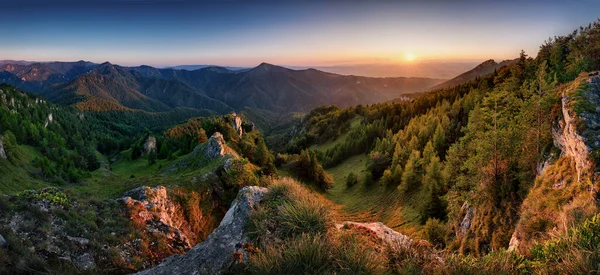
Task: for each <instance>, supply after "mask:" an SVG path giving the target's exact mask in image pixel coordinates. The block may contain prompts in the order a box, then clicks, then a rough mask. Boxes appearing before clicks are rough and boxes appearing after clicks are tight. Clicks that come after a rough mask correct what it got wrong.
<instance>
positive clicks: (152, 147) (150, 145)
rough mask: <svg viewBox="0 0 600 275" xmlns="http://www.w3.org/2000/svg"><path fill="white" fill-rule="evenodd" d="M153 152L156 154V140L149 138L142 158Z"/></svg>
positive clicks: (145, 143)
mask: <svg viewBox="0 0 600 275" xmlns="http://www.w3.org/2000/svg"><path fill="white" fill-rule="evenodd" d="M151 152H156V138H155V137H153V136H148V138H147V139H146V142H144V149H143V150H142V156H145V155H148V154H150V153H151Z"/></svg>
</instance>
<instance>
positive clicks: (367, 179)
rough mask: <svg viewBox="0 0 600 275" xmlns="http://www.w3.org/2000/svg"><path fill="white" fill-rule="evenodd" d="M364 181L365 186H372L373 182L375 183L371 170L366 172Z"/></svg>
mask: <svg viewBox="0 0 600 275" xmlns="http://www.w3.org/2000/svg"><path fill="white" fill-rule="evenodd" d="M364 183H365V186H371V185H372V184H373V183H375V179H373V174H372V173H371V171H366V172H365V178H364Z"/></svg>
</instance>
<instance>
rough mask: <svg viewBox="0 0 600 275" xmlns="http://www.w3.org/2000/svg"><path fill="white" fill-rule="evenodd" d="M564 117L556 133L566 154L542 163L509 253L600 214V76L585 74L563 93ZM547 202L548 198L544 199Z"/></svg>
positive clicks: (521, 213)
mask: <svg viewBox="0 0 600 275" xmlns="http://www.w3.org/2000/svg"><path fill="white" fill-rule="evenodd" d="M561 95H562V98H561V114H562V118H561V119H560V120H559V121H558V123H557V127H555V128H554V129H553V131H552V137H553V139H554V144H555V146H556V147H558V148H559V149H560V150H561V152H562V153H561V156H560V157H559V158H558V159H557V160H555V161H553V162H552V163H550V161H546V162H545V164H543V165H540V166H541V167H545V168H543V169H538V171H539V172H540V173H539V175H538V176H537V178H536V180H535V184H534V186H533V187H532V188H531V190H530V191H529V194H528V195H527V197H526V198H525V200H524V201H523V204H522V206H521V209H520V219H519V221H518V223H517V225H516V228H515V231H514V233H513V235H512V237H511V240H510V244H509V250H516V251H519V252H526V251H527V250H528V248H530V247H531V245H533V243H534V242H536V241H543V240H545V239H548V238H550V236H558V235H562V234H565V233H566V232H567V229H568V227H569V226H570V225H572V224H575V223H578V222H581V221H583V220H584V219H586V218H587V217H590V216H591V215H593V214H594V213H596V212H597V210H598V209H597V206H596V196H597V195H596V192H597V190H598V186H597V179H596V178H597V177H598V175H597V174H595V173H594V170H595V161H594V158H593V155H594V154H597V149H598V146H599V145H600V143H599V142H598V141H597V140H598V139H600V138H599V137H598V135H597V133H598V131H599V130H600V116H598V112H599V111H600V107H599V106H600V78H599V77H598V74H597V73H593V74H589V75H582V76H580V77H579V78H578V79H576V80H575V81H573V82H572V83H570V84H569V85H566V86H565V87H564V89H563V90H562V93H561ZM540 198H543V199H540Z"/></svg>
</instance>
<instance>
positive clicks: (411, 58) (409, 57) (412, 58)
mask: <svg viewBox="0 0 600 275" xmlns="http://www.w3.org/2000/svg"><path fill="white" fill-rule="evenodd" d="M416 58H417V57H416V56H415V55H414V54H413V53H406V55H405V56H404V59H406V61H408V62H413V61H415V59H416Z"/></svg>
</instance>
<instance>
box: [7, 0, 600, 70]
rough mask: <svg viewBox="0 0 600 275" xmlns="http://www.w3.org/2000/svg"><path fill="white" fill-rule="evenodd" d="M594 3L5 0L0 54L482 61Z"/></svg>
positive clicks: (138, 59)
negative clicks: (409, 58)
mask: <svg viewBox="0 0 600 275" xmlns="http://www.w3.org/2000/svg"><path fill="white" fill-rule="evenodd" d="M422 2H426V4H423V3H422ZM449 2H451V3H449ZM599 15H600V6H599V5H598V4H594V1H591V0H590V1H585V0H571V1H567V0H564V1H563V0H556V1H551V0H548V1H485V0H484V1H469V0H463V1H369V2H368V3H364V2H361V1H293V0H292V1H277V2H271V1H189V0H172V1H166V0H163V1H161V0H154V1H143V0H108V1H96V0H85V1H83V0H82V1H65V0H63V1H60V0H59V1H39V0H17V1H14V0H11V1H6V0H0V59H18V60H35V61H52V60H59V61H74V60H81V59H83V60H90V61H94V62H103V61H110V62H113V63H117V64H122V65H140V64H148V65H153V66H168V65H179V64H218V65H230V66H253V65H257V64H259V63H260V62H263V61H265V62H270V63H275V64H285V65H297V66H330V65H348V64H373V63H386V64H393V63H407V62H411V61H409V60H408V59H407V55H412V56H414V57H415V61H427V60H428V61H483V60H486V59H489V58H494V59H507V58H512V57H515V56H517V54H518V52H519V51H520V50H521V49H524V50H525V51H526V52H527V53H529V54H530V55H535V54H536V52H537V49H538V47H539V45H540V44H542V43H543V42H544V40H545V39H547V38H548V37H551V36H554V35H563V34H566V33H568V32H570V31H572V30H574V29H576V28H578V27H579V26H580V25H583V24H588V23H590V22H592V21H594V20H595V19H596V18H597V17H598V16H599ZM415 61H412V62H415Z"/></svg>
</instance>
